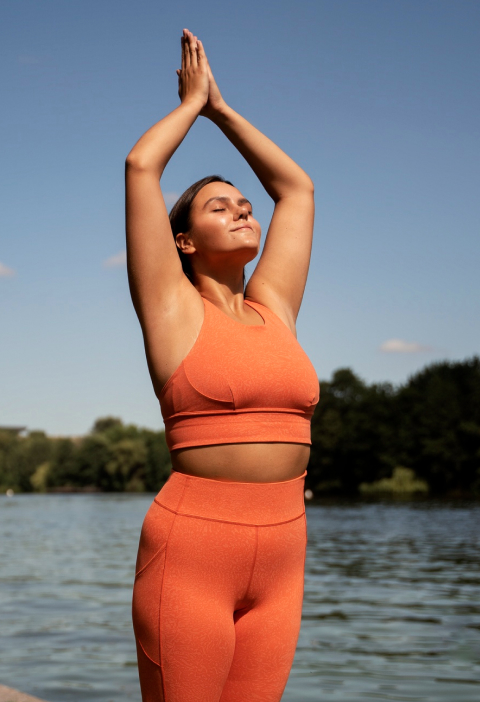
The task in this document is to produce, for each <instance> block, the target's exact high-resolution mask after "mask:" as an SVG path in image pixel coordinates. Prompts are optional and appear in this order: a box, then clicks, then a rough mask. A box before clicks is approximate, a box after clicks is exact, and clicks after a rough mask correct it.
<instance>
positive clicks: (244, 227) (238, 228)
mask: <svg viewBox="0 0 480 702" xmlns="http://www.w3.org/2000/svg"><path fill="white" fill-rule="evenodd" d="M240 229H250V231H251V232H253V229H252V227H249V226H248V224H246V225H244V226H243V227H237V228H236V229H232V230H231V231H232V232H239V231H240Z"/></svg>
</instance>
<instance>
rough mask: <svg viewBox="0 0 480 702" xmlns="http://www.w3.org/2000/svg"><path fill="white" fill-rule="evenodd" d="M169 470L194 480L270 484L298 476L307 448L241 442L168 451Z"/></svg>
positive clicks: (303, 469) (307, 452)
mask: <svg viewBox="0 0 480 702" xmlns="http://www.w3.org/2000/svg"><path fill="white" fill-rule="evenodd" d="M171 456H172V467H173V470H176V471H178V472H179V473H186V474H187V475H194V476H197V477H198V478H210V479H212V480H233V481H236V482H248V483H274V482H280V481H283V480H292V479H293V478H297V477H298V476H300V475H302V474H303V473H304V471H305V469H306V467H307V464H308V459H309V457H310V446H309V445H307V444H293V443H276V442H275V443H265V444H262V443H253V444H248V443H242V444H218V445H215V446H192V447H190V448H183V449H177V450H175V451H172V452H171Z"/></svg>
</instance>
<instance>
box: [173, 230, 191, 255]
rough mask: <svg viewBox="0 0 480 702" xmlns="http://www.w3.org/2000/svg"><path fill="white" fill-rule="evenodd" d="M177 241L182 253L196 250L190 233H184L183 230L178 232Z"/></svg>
mask: <svg viewBox="0 0 480 702" xmlns="http://www.w3.org/2000/svg"><path fill="white" fill-rule="evenodd" d="M175 243H176V245H177V247H178V248H179V249H180V251H181V252H182V253H184V254H192V253H195V250H196V249H195V246H194V245H193V241H192V239H191V238H190V237H189V236H188V234H183V232H180V234H177V236H176V237H175Z"/></svg>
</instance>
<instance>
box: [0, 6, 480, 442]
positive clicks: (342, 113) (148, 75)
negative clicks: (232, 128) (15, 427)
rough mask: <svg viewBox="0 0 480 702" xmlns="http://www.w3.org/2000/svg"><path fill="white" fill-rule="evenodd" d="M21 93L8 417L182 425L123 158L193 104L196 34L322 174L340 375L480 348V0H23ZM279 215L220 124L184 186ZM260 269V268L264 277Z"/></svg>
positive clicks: (10, 186) (325, 286) (317, 325)
mask: <svg viewBox="0 0 480 702" xmlns="http://www.w3.org/2000/svg"><path fill="white" fill-rule="evenodd" d="M1 14H2V16H1V30H0V31H1V33H2V36H1V42H0V57H1V59H0V87H1V96H2V110H1V113H0V122H1V127H2V129H1V134H2V149H1V153H2V162H1V168H0V178H1V193H2V206H1V208H0V237H1V238H0V299H1V325H0V334H1V343H0V425H1V424H3V425H5V424H10V425H11V424H20V425H26V426H27V427H28V428H29V429H35V428H39V429H45V430H46V431H47V432H48V433H49V434H53V435H59V434H83V433H85V432H86V431H88V430H89V428H90V427H91V425H92V423H93V421H94V420H95V419H96V418H97V417H99V416H104V415H115V416H120V417H121V418H122V419H123V420H124V421H126V422H134V423H136V424H139V425H141V426H146V427H151V428H154V429H158V428H161V427H162V426H163V425H162V420H161V415H160V410H159V406H158V402H157V400H156V398H155V395H154V393H153V390H152V388H151V384H150V379H149V376H148V371H147V367H146V362H145V358H144V351H143V342H142V337H141V331H140V327H139V325H138V322H137V320H136V317H135V314H134V311H133V307H132V305H131V302H130V299H129V292H128V286H127V277H126V269H125V264H124V250H125V244H124V237H125V234H124V190H123V188H124V160H125V157H126V155H127V153H128V151H129V150H130V148H131V147H132V146H133V144H134V143H135V141H136V140H137V139H138V138H139V137H140V135H141V134H142V133H143V132H144V131H146V129H147V128H148V127H150V126H151V125H152V124H153V123H154V122H156V121H158V120H159V119H161V118H162V117H163V116H164V115H165V114H166V113H167V112H169V111H171V110H172V109H174V108H175V107H176V106H177V104H178V96H177V78H176V74H175V69H176V68H178V67H179V66H180V35H181V31H182V29H183V27H188V28H189V29H191V30H192V31H193V32H194V33H195V34H197V35H198V36H199V37H200V38H202V40H203V42H204V45H205V48H206V51H207V55H208V57H209V60H210V63H211V65H212V69H213V71H214V74H215V77H216V79H217V82H218V84H219V86H220V89H221V90H222V92H223V94H224V97H225V98H226V100H227V102H229V103H230V104H231V105H232V107H233V108H234V109H236V110H237V111H239V112H240V113H241V114H243V115H244V116H245V117H246V118H247V119H249V120H250V121H251V122H252V123H253V124H255V126H257V127H258V128H259V129H261V130H262V131H264V132H265V133H266V134H267V135H268V136H269V137H270V138H272V139H273V140H274V141H275V142H277V143H278V144H279V145H280V146H281V147H282V148H283V149H284V150H285V151H286V152H287V153H288V154H289V155H291V156H292V157H293V158H294V159H295V160H297V161H298V163H299V164H300V165H301V166H302V167H303V168H304V169H305V170H306V171H307V173H308V174H309V175H310V176H311V177H312V179H313V180H314V182H315V186H316V206H317V214H316V226H315V243H314V250H313V257H312V264H311V268H310V275H309V279H308V283H307V288H306V293H305V297H304V302H303V306H302V310H301V312H300V316H299V319H298V338H299V341H300V343H301V344H302V346H303V347H304V349H305V350H306V352H307V353H308V355H309V356H310V358H311V360H312V362H313V364H314V366H315V368H316V370H317V373H318V376H319V378H321V379H328V378H329V377H330V375H331V373H332V371H333V370H335V369H336V368H339V367H345V366H349V367H351V368H353V370H354V371H355V372H357V373H358V374H359V375H360V376H361V377H362V378H364V379H365V380H366V381H368V382H373V381H390V382H393V383H395V384H398V383H402V382H404V381H405V380H406V379H407V378H408V376H409V375H410V374H411V373H413V372H415V371H416V370H418V369H420V368H421V367H423V366H424V365H426V364H427V363H431V362H433V361H437V360H443V359H449V360H463V359H465V358H467V357H471V356H472V355H474V354H477V353H479V352H480V323H479V322H480V315H479V311H480V310H479V307H480V294H479V293H480V290H479V288H480V275H479V272H478V270H479V261H480V231H479V230H480V196H479V194H480V183H479V181H480V178H479V175H480V173H479V171H480V154H479V141H480V139H479V136H480V118H479V115H480V97H479V96H480V91H479V79H480V43H479V41H478V37H479V29H480V3H479V2H477V1H476V0H473V1H470V0H460V1H457V0H451V1H449V2H444V1H443V0H422V2H418V0H412V1H410V0H390V1H389V2H386V1H385V0H362V1H361V2H360V1H359V0H336V1H334V0H329V1H328V2H325V1H324V0H313V1H311V0H296V1H295V2H294V1H293V0H284V1H283V0H279V2H277V3H271V2H268V3H267V2H266V1H263V2H262V1H261V2H258V1H256V2H253V1H252V0H245V1H244V2H242V3H235V2H232V3H225V2H217V1H214V0H206V1H205V2H198V0H183V1H182V3H179V4H178V5H177V6H175V4H174V3H165V2H158V1H157V2H154V1H153V0H144V1H142V0H139V2H131V0H129V2H126V1H125V0H95V1H93V0H82V2H68V1H60V0H42V1H41V2H40V1H39V0H35V1H34V0H6V1H5V2H4V3H2V13H1ZM211 173H220V174H222V175H224V176H225V177H226V178H228V179H229V180H232V181H233V182H234V183H235V185H237V187H239V189H240V190H241V191H242V192H243V193H244V194H245V195H246V196H247V197H248V198H249V199H251V200H252V201H253V205H254V208H255V215H256V217H257V218H258V219H259V220H260V222H261V224H262V226H263V230H264V232H266V230H267V227H268V223H269V218H270V216H271V212H272V206H271V204H270V201H269V198H268V197H267V196H266V194H265V193H264V192H263V190H262V187H261V185H260V184H259V182H258V181H257V180H256V177H255V176H254V175H253V173H252V172H251V171H250V169H249V167H248V166H247V165H246V163H245V162H244V161H243V159H242V158H241V156H239V154H238V153H237V152H236V151H235V150H234V149H233V147H232V146H231V145H230V144H229V142H228V141H227V140H226V139H225V137H224V136H223V135H222V134H221V132H220V131H219V130H218V129H217V128H216V127H214V126H213V125H212V124H211V123H209V122H208V121H207V120H205V119H203V118H199V120H197V123H196V124H195V125H194V126H193V128H192V130H191V131H190V133H189V135H188V136H187V138H186V139H185V141H184V142H183V144H182V146H181V147H180V149H179V151H178V152H177V154H175V155H174V157H173V159H172V161H171V162H170V164H169V166H168V169H167V171H166V173H165V176H164V179H163V186H164V190H165V191H166V192H167V193H168V194H169V198H170V200H171V201H173V200H174V199H175V197H176V194H179V193H181V192H182V191H183V190H184V189H185V188H186V187H188V186H189V185H190V184H191V183H192V182H193V181H195V180H197V179H198V178H200V177H202V176H204V175H208V174H211ZM252 270H253V267H252V264H251V265H250V266H249V268H248V269H247V276H248V274H249V273H251V271H252Z"/></svg>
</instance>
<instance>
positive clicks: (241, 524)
mask: <svg viewBox="0 0 480 702" xmlns="http://www.w3.org/2000/svg"><path fill="white" fill-rule="evenodd" d="M155 502H156V503H157V505H159V506H160V507H163V509H166V510H168V511H169V512H173V513H174V514H178V515H180V516H181V517H190V518H191V519H204V520H206V521H207V522H221V523H222V524H236V525H237V526H247V527H272V526H281V525H282V524H288V523H289V522H294V521H295V520H296V519H301V518H302V517H303V515H304V514H305V512H302V513H301V514H299V515H298V516H297V517H292V518H291V519H285V520H284V521H283V522H273V523H272V524H250V523H248V522H232V521H230V520H229V519H214V518H213V517H200V516H199V515H198V514H188V513H187V512H179V511H178V508H177V509H172V508H171V507H167V506H166V505H163V504H162V503H161V502H160V501H159V500H157V499H155Z"/></svg>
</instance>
